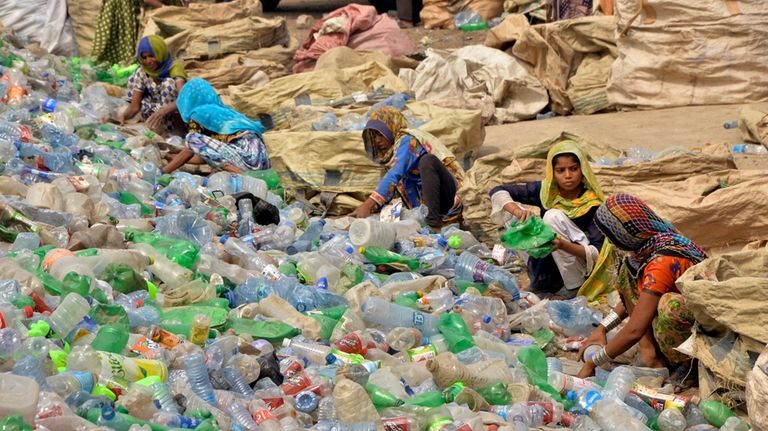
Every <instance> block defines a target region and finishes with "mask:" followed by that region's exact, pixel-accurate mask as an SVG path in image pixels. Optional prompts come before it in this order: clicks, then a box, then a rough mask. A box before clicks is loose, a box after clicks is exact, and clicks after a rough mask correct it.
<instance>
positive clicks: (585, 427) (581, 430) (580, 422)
mask: <svg viewBox="0 0 768 431" xmlns="http://www.w3.org/2000/svg"><path fill="white" fill-rule="evenodd" d="M571 428H573V431H603V429H602V428H600V425H598V424H597V423H596V422H595V421H594V420H592V418H591V417H589V416H587V415H579V416H578V417H576V420H574V421H573V423H572V424H571Z"/></svg>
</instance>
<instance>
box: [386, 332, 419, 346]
mask: <svg viewBox="0 0 768 431" xmlns="http://www.w3.org/2000/svg"><path fill="white" fill-rule="evenodd" d="M386 340H387V344H388V345H389V347H390V348H392V349H393V350H397V351H398V352H404V351H406V350H408V349H412V348H414V347H417V346H420V345H421V342H422V334H421V331H419V330H418V329H416V328H405V327H397V328H393V329H392V330H391V331H389V332H388V333H387V338H386Z"/></svg>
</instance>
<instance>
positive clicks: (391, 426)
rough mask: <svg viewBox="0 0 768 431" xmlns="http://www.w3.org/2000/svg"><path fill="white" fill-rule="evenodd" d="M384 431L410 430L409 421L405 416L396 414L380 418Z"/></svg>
mask: <svg viewBox="0 0 768 431" xmlns="http://www.w3.org/2000/svg"><path fill="white" fill-rule="evenodd" d="M381 424H382V425H384V431H411V423H410V422H409V421H408V418H407V417H406V416H397V417H394V418H386V419H382V420H381Z"/></svg>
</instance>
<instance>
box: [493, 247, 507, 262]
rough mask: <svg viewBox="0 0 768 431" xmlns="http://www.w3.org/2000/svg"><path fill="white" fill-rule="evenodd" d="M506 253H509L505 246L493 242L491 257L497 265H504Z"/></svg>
mask: <svg viewBox="0 0 768 431" xmlns="http://www.w3.org/2000/svg"><path fill="white" fill-rule="evenodd" d="M508 255H509V250H508V249H507V248H506V247H504V246H503V245H501V244H495V245H494V246H493V250H492V251H491V257H492V258H493V260H495V261H496V262H497V263H498V264H499V265H504V263H505V262H506V261H507V256H508Z"/></svg>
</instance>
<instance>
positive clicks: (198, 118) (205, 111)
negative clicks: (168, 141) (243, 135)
mask: <svg viewBox="0 0 768 431" xmlns="http://www.w3.org/2000/svg"><path fill="white" fill-rule="evenodd" d="M176 106H177V108H178V109H179V114H181V119H182V120H184V122H185V123H189V121H190V120H194V121H195V122H196V123H197V124H199V125H200V126H202V127H204V128H205V129H206V130H210V131H211V132H213V133H218V134H222V135H231V134H233V133H237V132H243V131H249V132H253V133H256V134H257V135H259V136H261V134H262V133H264V126H262V125H261V123H260V122H258V121H254V120H251V119H250V118H248V117H246V116H245V115H243V114H241V113H239V112H237V111H235V110H234V109H232V108H230V107H229V106H227V105H225V104H224V103H223V102H222V101H221V98H220V97H219V94H218V93H216V90H214V88H213V87H211V84H209V83H208V81H206V80H205V79H202V78H193V79H190V80H189V82H187V83H186V84H184V87H182V88H181V92H179V98H178V99H176Z"/></svg>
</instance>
